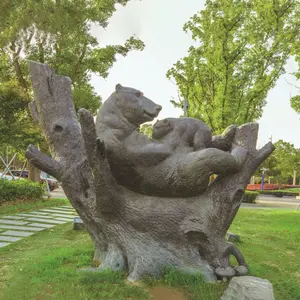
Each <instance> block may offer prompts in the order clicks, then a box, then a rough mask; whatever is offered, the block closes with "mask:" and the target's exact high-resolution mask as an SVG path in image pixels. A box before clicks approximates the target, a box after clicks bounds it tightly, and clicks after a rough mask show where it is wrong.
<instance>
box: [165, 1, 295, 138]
mask: <svg viewBox="0 0 300 300" xmlns="http://www.w3.org/2000/svg"><path fill="white" fill-rule="evenodd" d="M184 30H185V31H186V32H188V33H190V34H191V35H192V38H193V40H194V45H193V46H191V47H190V49H189V52H188V56H186V57H184V58H183V59H181V60H180V61H178V62H177V63H175V64H174V66H173V68H171V69H170V70H169V71H168V73H167V77H168V78H169V79H171V80H175V82H176V84H177V86H178V89H179V93H180V99H178V100H177V101H175V100H172V102H173V104H174V105H175V106H177V107H183V100H184V99H187V101H188V103H189V108H188V111H187V114H188V116H189V117H195V118H199V119H202V120H203V121H204V122H206V123H207V124H208V125H209V126H210V127H211V129H212V130H213V131H214V133H220V132H222V131H223V130H224V129H225V128H226V127H227V126H228V125H230V124H238V125H239V124H243V123H246V122H250V121H255V120H257V119H258V118H260V117H261V115H262V110H263V107H264V106H265V104H266V97H267V94H268V91H269V90H270V89H271V88H272V87H274V85H275V84H276V81H277V79H278V78H279V76H280V75H281V74H284V73H285V70H284V66H285V63H286V61H287V59H288V58H289V57H291V55H293V54H296V55H297V54H300V53H296V50H295V49H296V46H295V45H296V44H298V46H299V40H300V37H299V30H300V3H299V1H298V0H266V1H260V0H253V1H247V0H229V1H221V0H207V1H206V7H205V9H204V10H202V11H201V12H199V13H197V14H195V15H194V16H193V17H192V18H191V20H190V21H189V22H187V23H186V24H185V26H184ZM298 49H300V47H298ZM298 51H299V50H298Z"/></svg>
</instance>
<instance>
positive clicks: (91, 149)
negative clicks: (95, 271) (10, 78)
mask: <svg viewBox="0 0 300 300" xmlns="http://www.w3.org/2000/svg"><path fill="white" fill-rule="evenodd" d="M30 70H31V71H30V72H31V78H32V81H33V87H34V92H35V96H36V97H35V103H36V106H37V107H38V110H37V111H38V117H39V122H40V124H41V125H42V128H43V131H44V134H45V135H47V138H48V139H49V141H50V145H51V147H50V150H51V153H52V156H53V157H55V159H52V158H50V157H48V156H47V155H45V154H44V153H42V152H40V151H39V150H38V149H37V148H36V147H34V146H32V145H31V146H30V147H29V148H28V150H27V151H26V157H27V158H28V159H29V160H30V161H31V162H32V164H34V165H35V166H36V167H38V168H40V169H42V170H43V171H45V172H46V173H48V174H50V175H52V176H54V177H56V178H57V179H58V180H59V181H61V182H62V187H63V189H64V191H65V193H66V195H67V197H68V199H70V201H71V203H72V205H73V207H74V208H75V209H76V211H77V212H78V214H79V215H80V217H81V218H82V220H83V222H84V224H85V226H86V228H87V230H88V232H89V234H90V236H91V238H92V240H93V242H94V245H95V255H94V260H95V261H96V262H97V265H99V263H101V265H100V269H106V268H110V269H112V270H122V271H124V270H126V271H127V272H128V275H129V277H128V279H129V280H139V279H141V278H144V277H146V276H151V275H152V276H160V275H161V274H162V272H163V270H164V268H165V267H167V266H173V267H176V268H180V269H181V270H182V271H185V272H191V271H192V272H202V274H204V275H205V277H206V279H209V280H213V281H214V280H216V276H215V275H217V276H219V277H220V278H221V279H223V278H224V277H232V276H234V275H244V274H246V273H247V271H248V267H247V264H246V262H245V259H244V257H243V255H242V254H241V252H240V251H239V250H238V249H237V248H236V246H235V245H233V244H232V243H228V242H226V241H225V234H226V232H227V230H228V229H229V227H230V225H231V222H232V221H233V219H234V217H235V215H236V213H237V211H238V208H239V206H240V204H241V202H242V197H243V195H244V190H245V187H246V185H247V184H248V181H249V179H250V177H251V176H252V174H253V173H254V172H255V169H256V168H257V166H259V165H260V164H261V163H262V162H263V161H264V159H266V158H267V157H268V156H269V155H270V154H271V153H272V151H273V150H274V147H273V145H272V143H268V144H267V145H265V146H264V147H263V148H262V149H260V150H256V147H255V146H256V138H257V132H258V125H257V124H254V123H249V124H245V125H243V126H241V127H239V128H237V130H236V134H235V137H234V141H233V143H232V146H233V148H234V149H233V152H232V153H235V154H236V155H237V154H240V156H239V155H237V156H235V159H234V158H233V156H230V154H229V153H227V152H222V155H226V157H229V156H230V162H232V164H231V166H236V167H238V170H237V169H236V173H226V174H223V176H219V177H218V178H217V179H215V180H214V182H213V183H212V184H211V185H210V186H209V187H207V190H206V191H205V192H203V194H199V195H195V196H194V197H190V196H187V197H181V198H178V197H177V198H173V197H167V195H166V197H158V196H154V195H152V196H149V194H146V195H145V194H139V193H138V192H134V191H131V190H129V189H127V188H126V187H124V186H122V185H120V184H118V182H117V179H116V178H115V177H114V176H113V173H112V170H111V165H110V164H109V160H108V155H109V151H110V150H111V149H109V147H108V148H106V145H107V144H108V143H109V141H111V136H109V135H108V136H107V137H102V138H100V137H99V138H98V137H97V134H96V128H95V123H94V118H93V115H92V114H91V113H90V112H88V111H87V110H85V109H82V110H79V120H80V124H79V122H78V120H77V118H76V115H75V108H74V104H73V100H72V91H71V83H70V81H69V80H68V79H67V78H66V77H62V76H56V75H55V74H54V72H53V71H52V70H51V69H49V67H48V66H46V65H41V64H37V63H33V62H32V63H30ZM49 78H51V82H50V84H49ZM140 96H141V94H140V93H139V94H138V95H137V93H134V97H140ZM126 97H127V98H126V99H128V96H126ZM116 98H117V97H116ZM135 99H136V98H135ZM142 99H144V100H141V101H145V103H143V105H145V107H147V105H148V106H149V105H150V104H149V102H151V101H150V100H149V99H147V98H142ZM118 101H120V99H118ZM141 101H139V103H141ZM50 103H54V105H49V104H50ZM153 106H154V107H155V109H156V110H157V108H158V106H157V105H155V103H153ZM109 107H110V106H109ZM110 108H111V107H110ZM130 108H131V111H133V112H136V119H135V120H134V119H133V118H132V116H131V117H130V120H131V123H130V124H131V125H130V126H129V128H131V130H130V133H129V134H130V137H129V139H130V138H131V137H136V141H132V139H131V142H132V143H133V144H134V142H136V143H137V144H134V146H136V148H137V149H138V150H139V148H138V146H139V142H141V145H142V146H145V141H146V137H145V136H140V135H135V134H136V132H134V133H133V134H134V135H133V136H131V133H132V127H131V126H134V124H136V122H138V120H139V119H140V118H141V109H138V110H136V109H133V108H132V107H130ZM108 110H109V109H108ZM54 112H55V113H54ZM115 116H116V115H114V116H113V117H114V118H113V119H112V120H116V118H115ZM98 117H99V116H98ZM100 117H101V116H100ZM103 117H105V116H103ZM144 117H147V118H149V115H148V114H146V113H145V112H144ZM130 120H129V118H128V119H126V117H125V115H124V116H120V120H117V121H120V122H123V123H122V124H124V123H125V122H130ZM80 125H81V126H80ZM113 125H115V123H113ZM113 128H115V127H113ZM113 131H114V132H115V129H113ZM106 132H107V131H106ZM117 132H118V133H119V130H117ZM108 134H109V133H108ZM122 143H123V142H121V141H119V142H118V141H117V139H114V141H112V145H115V147H116V148H115V149H117V151H119V149H120V153H123V152H121V150H122V147H123V146H124V144H122ZM124 143H125V142H124ZM241 144H242V145H243V146H244V147H245V148H246V149H247V150H248V151H245V149H242V148H241V147H236V146H235V145H241ZM157 145H158V144H157V143H155V147H154V149H157V147H156V146H157ZM119 146H121V148H119ZM160 146H163V145H160ZM141 149H143V150H142V151H141V152H134V153H135V154H137V155H138V156H139V155H142V158H143V157H144V156H143V155H144V154H145V152H146V151H145V149H146V147H143V148H141ZM125 150H126V149H125ZM214 150H217V149H214ZM122 151H123V150H122ZM133 151H135V150H133ZM218 151H220V152H221V150H218ZM154 152H155V151H154ZM202 153H207V152H206V151H205V150H204V152H202ZM202 153H199V152H198V153H196V152H191V153H188V154H187V153H185V152H183V153H178V152H176V153H174V154H173V155H171V156H170V160H169V161H171V163H172V166H173V167H175V169H177V168H178V170H176V171H178V172H174V173H177V174H172V176H173V177H172V178H173V181H176V180H179V181H180V180H182V179H184V180H186V181H188V180H189V179H193V180H194V179H195V180H196V181H195V182H196V183H197V180H198V179H199V180H200V178H199V173H198V174H195V172H197V170H195V169H194V164H193V163H194V162H195V160H192V164H191V161H190V159H191V157H198V158H201V160H202V163H203V166H204V165H207V164H208V163H209V164H211V163H212V162H213V161H211V160H210V158H207V157H206V159H203V157H202V156H201V155H202ZM199 154H200V156H198V155H199ZM138 156H135V157H138ZM123 158H124V164H123V166H124V169H122V168H121V167H120V173H121V174H123V175H124V176H126V175H127V176H128V175H130V173H129V174H128V173H127V174H126V168H127V167H128V164H127V163H128V159H127V153H126V152H124V156H123ZM148 158H149V156H148ZM150 158H154V156H153V152H152V151H150ZM212 159H214V161H215V162H216V159H219V158H218V157H216V156H214V157H213V158H212ZM141 160H142V162H141V163H142V164H143V163H145V161H144V160H143V159H141V157H140V161H141ZM203 160H204V161H203ZM198 161H200V160H198ZM233 161H234V162H233ZM116 163H117V164H119V162H118V161H117V162H116ZM146 163H147V162H146ZM150 163H151V162H150ZM162 163H163V166H164V167H166V165H164V161H163V162H162ZM179 164H182V165H183V166H184V167H187V166H189V171H190V172H189V174H192V175H191V176H194V177H193V178H182V177H180V176H182V174H181V173H180V170H183V169H182V168H179ZM217 165H218V164H216V163H215V166H217ZM152 166H153V168H155V170H157V169H156V167H157V161H156V160H154V165H152ZM147 167H148V166H147ZM228 167H230V164H228ZM222 171H224V170H223V169H222ZM184 173H185V172H184ZM185 174H186V173H185ZM153 175H154V176H156V177H159V176H160V174H159V172H156V174H153ZM207 175H208V174H207ZM178 176H179V177H178ZM172 178H171V180H172ZM149 179H150V180H152V179H153V177H151V176H150V178H149ZM162 180H163V178H162ZM169 192H170V191H169ZM231 255H234V256H235V257H236V259H237V262H238V264H239V266H237V267H236V268H233V267H232V266H231V264H230V256H231Z"/></svg>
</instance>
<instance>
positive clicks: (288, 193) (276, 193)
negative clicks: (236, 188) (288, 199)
mask: <svg viewBox="0 0 300 300" xmlns="http://www.w3.org/2000/svg"><path fill="white" fill-rule="evenodd" d="M258 192H259V193H260V194H263V195H273V196H276V197H283V196H298V195H299V193H298V192H291V191H285V190H274V191H272V190H271V191H269V190H263V191H258Z"/></svg>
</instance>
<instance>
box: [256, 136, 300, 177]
mask: <svg viewBox="0 0 300 300" xmlns="http://www.w3.org/2000/svg"><path fill="white" fill-rule="evenodd" d="M274 145H275V147H276V149H275V151H274V152H273V153H272V155H271V156H270V157H269V158H268V159H267V160H265V161H264V163H263V164H262V165H261V167H260V169H261V168H266V169H267V170H266V172H265V174H266V176H271V177H274V178H275V180H276V182H278V183H292V178H293V175H294V171H296V172H297V174H298V177H299V175H300V149H298V148H295V146H294V145H293V144H291V143H288V142H285V141H283V140H279V141H277V142H276V143H275V144H274ZM260 174H261V171H260V170H258V171H257V174H256V175H257V176H259V175H260Z"/></svg>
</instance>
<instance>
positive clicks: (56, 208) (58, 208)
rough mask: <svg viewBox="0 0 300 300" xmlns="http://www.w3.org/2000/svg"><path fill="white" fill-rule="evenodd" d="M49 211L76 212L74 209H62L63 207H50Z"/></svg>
mask: <svg viewBox="0 0 300 300" xmlns="http://www.w3.org/2000/svg"><path fill="white" fill-rule="evenodd" d="M49 209H55V210H61V211H66V212H69V211H75V209H74V208H62V207H50V208H49Z"/></svg>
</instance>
